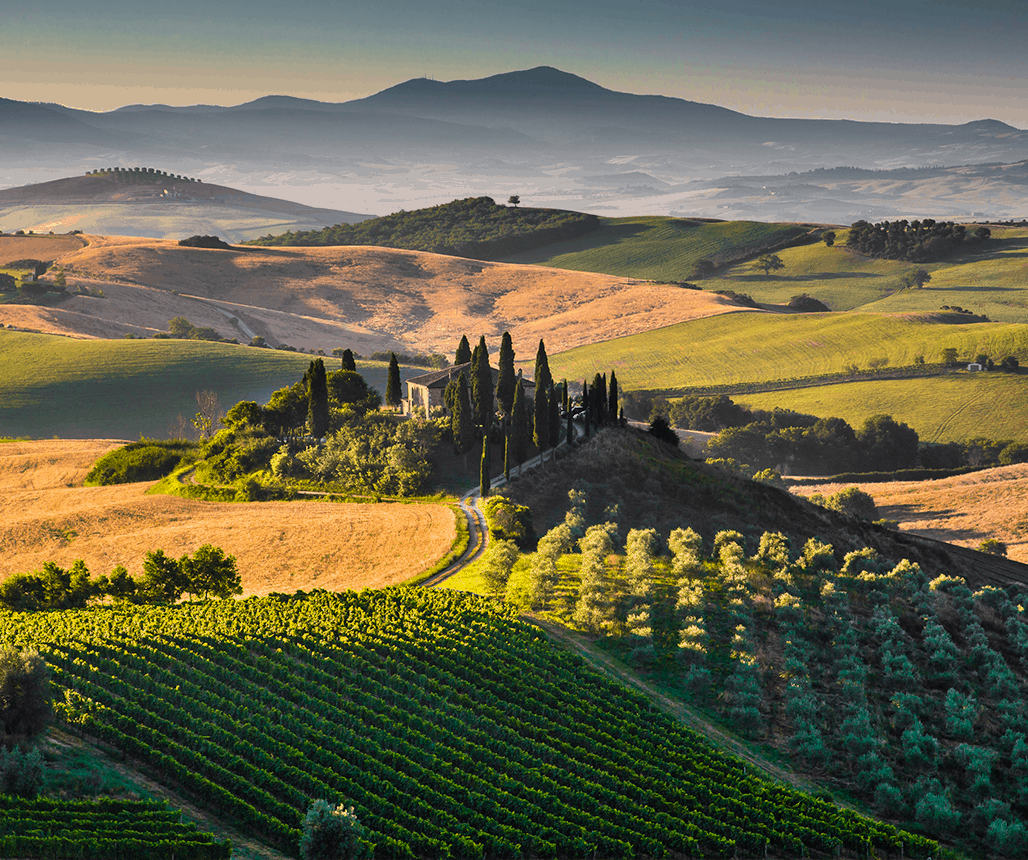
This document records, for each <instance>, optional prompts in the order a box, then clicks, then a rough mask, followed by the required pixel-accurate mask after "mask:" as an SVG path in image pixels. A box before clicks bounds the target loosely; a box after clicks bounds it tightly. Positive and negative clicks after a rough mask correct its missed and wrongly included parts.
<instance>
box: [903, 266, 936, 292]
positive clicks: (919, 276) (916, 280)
mask: <svg viewBox="0 0 1028 860" xmlns="http://www.w3.org/2000/svg"><path fill="white" fill-rule="evenodd" d="M931 279H932V275H931V272H929V271H928V270H927V269H925V268H920V269H914V270H913V271H912V272H907V273H906V274H905V275H904V276H903V277H902V278H900V283H901V284H903V286H904V288H905V289H908V290H919V289H921V287H923V286H924V285H925V284H927V283H928V282H929V281H930V280H931Z"/></svg>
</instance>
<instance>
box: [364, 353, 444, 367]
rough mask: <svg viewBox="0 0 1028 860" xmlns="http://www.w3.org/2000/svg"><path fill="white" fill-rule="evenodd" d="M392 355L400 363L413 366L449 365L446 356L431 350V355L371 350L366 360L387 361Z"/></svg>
mask: <svg viewBox="0 0 1028 860" xmlns="http://www.w3.org/2000/svg"><path fill="white" fill-rule="evenodd" d="M392 355H395V356H396V360H397V361H398V362H400V364H409V365H413V366H414V367H435V368H438V369H439V370H442V369H443V368H444V367H449V365H450V363H449V362H448V361H447V360H446V356H445V355H443V354H442V353H438V352H433V353H432V354H431V355H425V354H424V353H421V352H415V353H410V352H397V353H392V352H373V353H371V355H369V356H368V360H369V361H389V358H390V356H392Z"/></svg>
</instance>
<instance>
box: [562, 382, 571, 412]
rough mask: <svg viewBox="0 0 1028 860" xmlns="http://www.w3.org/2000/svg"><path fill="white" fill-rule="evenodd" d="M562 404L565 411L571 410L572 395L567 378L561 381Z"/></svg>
mask: <svg viewBox="0 0 1028 860" xmlns="http://www.w3.org/2000/svg"><path fill="white" fill-rule="evenodd" d="M560 405H561V407H563V409H564V411H565V412H570V411H571V396H570V395H569V394H568V381H567V380H566V379H562V380H561V381H560Z"/></svg>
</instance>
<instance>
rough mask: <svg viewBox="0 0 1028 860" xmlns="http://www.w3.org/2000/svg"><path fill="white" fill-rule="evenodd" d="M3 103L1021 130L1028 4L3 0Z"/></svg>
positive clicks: (1027, 113)
mask: <svg viewBox="0 0 1028 860" xmlns="http://www.w3.org/2000/svg"><path fill="white" fill-rule="evenodd" d="M0 21H2V22H3V25H2V26H0V96H3V97H6V98H11V99H18V100H21V101H40V102H57V103H60V104H64V105H67V106H69V107H76V108H84V109H87V110H98V111H102V110H111V109H114V108H116V107H120V106H122V105H125V104H153V103H164V104H174V105H184V104H220V105H231V104H239V103H242V102H246V101H250V100H252V99H254V98H259V97H260V96H263V95H269V94H281V95H294V96H301V97H306V98H315V99H321V100H324V101H347V100H349V99H353V98H361V97H363V96H367V95H371V94H372V93H375V92H378V91H379V90H382V89H385V88H386V87H389V86H392V85H394V84H397V83H400V82H402V81H405V80H408V79H410V78H414V77H421V76H427V77H431V78H435V79H437V80H453V79H458V78H479V77H485V76H487V75H491V74H497V73H501V72H507V71H513V70H515V69H526V68H531V67H533V66H540V65H548V66H555V67H556V68H559V69H562V70H563V71H566V72H571V73H573V74H577V75H581V76H582V77H584V78H587V79H589V80H591V81H594V82H596V83H598V84H600V85H601V86H604V87H607V88H609V89H614V90H620V91H623V92H632V93H644V94H660V95H668V96H676V97H679V98H684V99H689V100H692V101H698V102H706V103H711V104H718V105H722V106H724V107H728V108H732V109H734V110H738V111H742V112H744V113H748V114H753V115H759V116H789V117H808V118H809V117H822V118H833V119H844V118H849V119H858V120H885V121H891V122H944V123H961V122H967V121H970V120H975V119H985V118H989V119H998V120H1002V121H1004V122H1007V123H1009V124H1010V125H1013V126H1016V127H1018V128H1028V97H1026V95H1025V93H1028V86H1026V84H1028V69H1026V64H1028V50H1026V49H1025V46H1024V35H1025V33H1026V32H1028V3H1025V2H1024V0H975V2H973V3H969V2H966V0H961V2H953V0H860V2H853V0H850V2H846V0H842V2H838V0H836V2H832V0H778V2H769V0H634V2H632V3H626V2H624V0H591V2H588V3H582V2H569V0H437V2H432V3H427V2H425V0H375V2H364V3H360V4H357V3H353V2H352V0H350V2H347V0H343V2H339V0H286V2H283V0H247V2H245V3H244V2H239V0H218V2H211V0H202V2H201V0H163V2H160V3H159V4H153V5H151V4H141V3H139V2H138V0H131V2H130V0H105V2H103V3H101V4H93V5H85V6H84V5H83V4H82V3H81V2H78V0H76V2H70V0H47V2H46V3H24V2H22V0H18V2H17V3H15V2H13V0H0Z"/></svg>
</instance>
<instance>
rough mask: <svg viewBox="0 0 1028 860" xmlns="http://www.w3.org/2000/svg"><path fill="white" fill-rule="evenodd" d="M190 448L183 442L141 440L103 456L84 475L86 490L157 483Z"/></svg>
mask: <svg viewBox="0 0 1028 860" xmlns="http://www.w3.org/2000/svg"><path fill="white" fill-rule="evenodd" d="M191 448H192V446H191V445H190V444H189V443H187V442H183V441H168V442H160V441H157V440H152V439H142V440H140V441H139V442H131V443H129V444H128V445H125V446H124V447H122V448H116V449H115V450H113V451H109V452H108V453H106V454H104V455H103V456H102V457H101V458H100V459H99V460H97V461H96V463H95V464H94V465H93V468H92V469H90V471H89V474H88V475H86V481H85V483H86V485H87V486H93V487H96V486H105V485H107V484H131V483H134V482H136V481H156V480H159V479H160V478H163V477H165V476H166V475H170V474H171V473H172V472H173V471H174V470H175V468H176V467H177V466H178V465H179V463H180V462H181V461H182V456H183V455H184V454H185V453H186V452H187V451H188V450H190V449H191Z"/></svg>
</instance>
